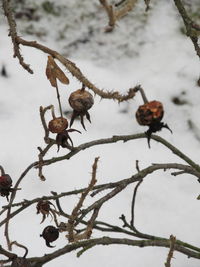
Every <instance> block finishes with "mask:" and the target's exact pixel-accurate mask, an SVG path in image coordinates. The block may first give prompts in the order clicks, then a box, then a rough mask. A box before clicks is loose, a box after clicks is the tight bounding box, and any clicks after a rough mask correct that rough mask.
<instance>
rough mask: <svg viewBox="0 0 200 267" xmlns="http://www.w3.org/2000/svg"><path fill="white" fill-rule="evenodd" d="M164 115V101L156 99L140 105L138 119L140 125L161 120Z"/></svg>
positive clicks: (137, 113)
mask: <svg viewBox="0 0 200 267" xmlns="http://www.w3.org/2000/svg"><path fill="white" fill-rule="evenodd" d="M163 115H164V110H163V105H162V103H161V102H159V101H155V100H154V101H151V102H148V103H145V104H144V105H141V106H139V108H138V110H137V112H136V119H137V122H138V123H139V124H140V125H150V124H152V123H153V122H155V121H158V122H159V121H161V120H162V118H163Z"/></svg>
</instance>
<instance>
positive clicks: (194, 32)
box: [174, 0, 200, 58]
mask: <svg viewBox="0 0 200 267" xmlns="http://www.w3.org/2000/svg"><path fill="white" fill-rule="evenodd" d="M174 3H175V5H176V7H177V9H178V11H179V14H180V15H181V17H182V19H183V22H184V24H185V28H186V31H187V35H188V36H189V37H190V39H191V41H192V43H193V45H194V48H195V51H196V53H197V55H198V57H199V58H200V46H199V44H198V32H199V31H200V25H198V24H196V23H195V22H193V21H192V19H191V18H190V17H189V16H188V14H187V11H186V9H185V7H184V5H183V3H182V1H181V0H174Z"/></svg>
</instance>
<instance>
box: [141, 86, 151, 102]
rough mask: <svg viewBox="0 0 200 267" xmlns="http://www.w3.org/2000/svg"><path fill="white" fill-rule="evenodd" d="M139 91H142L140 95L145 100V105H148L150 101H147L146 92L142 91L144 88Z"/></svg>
mask: <svg viewBox="0 0 200 267" xmlns="http://www.w3.org/2000/svg"><path fill="white" fill-rule="evenodd" d="M139 91H140V93H141V96H142V99H143V101H144V104H146V103H148V102H149V101H148V99H147V97H146V95H145V92H144V90H143V89H142V87H139Z"/></svg>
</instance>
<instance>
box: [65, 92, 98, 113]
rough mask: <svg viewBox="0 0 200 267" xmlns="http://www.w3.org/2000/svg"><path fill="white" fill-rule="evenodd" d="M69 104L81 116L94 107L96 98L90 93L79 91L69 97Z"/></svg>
mask: <svg viewBox="0 0 200 267" xmlns="http://www.w3.org/2000/svg"><path fill="white" fill-rule="evenodd" d="M69 104H70V106H71V107H72V108H73V110H75V111H77V112H79V113H80V114H81V113H82V114H84V113H85V112H86V111H87V110H89V109H90V108H91V107H92V106H93V104H94V98H93V96H92V95H91V94H90V93H89V92H87V91H85V90H82V89H78V90H76V91H74V92H73V93H71V95H70V97H69Z"/></svg>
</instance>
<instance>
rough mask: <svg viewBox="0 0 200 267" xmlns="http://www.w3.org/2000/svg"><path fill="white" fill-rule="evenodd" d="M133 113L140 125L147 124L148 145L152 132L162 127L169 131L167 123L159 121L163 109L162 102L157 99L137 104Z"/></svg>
mask: <svg viewBox="0 0 200 267" xmlns="http://www.w3.org/2000/svg"><path fill="white" fill-rule="evenodd" d="M135 115H136V119H137V122H138V123H139V124H140V125H144V126H145V125H146V126H149V129H148V130H147V131H146V135H147V140H148V145H149V147H150V139H151V135H152V133H155V132H157V131H160V130H161V129H162V128H167V129H168V130H170V131H171V129H170V128H169V126H168V125H167V124H164V123H163V122H161V120H162V118H163V115H164V109H163V105H162V103H161V102H159V101H156V100H154V101H150V102H147V103H145V104H144V105H141V106H139V108H138V110H137V112H136V114H135ZM171 132H172V131H171Z"/></svg>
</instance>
